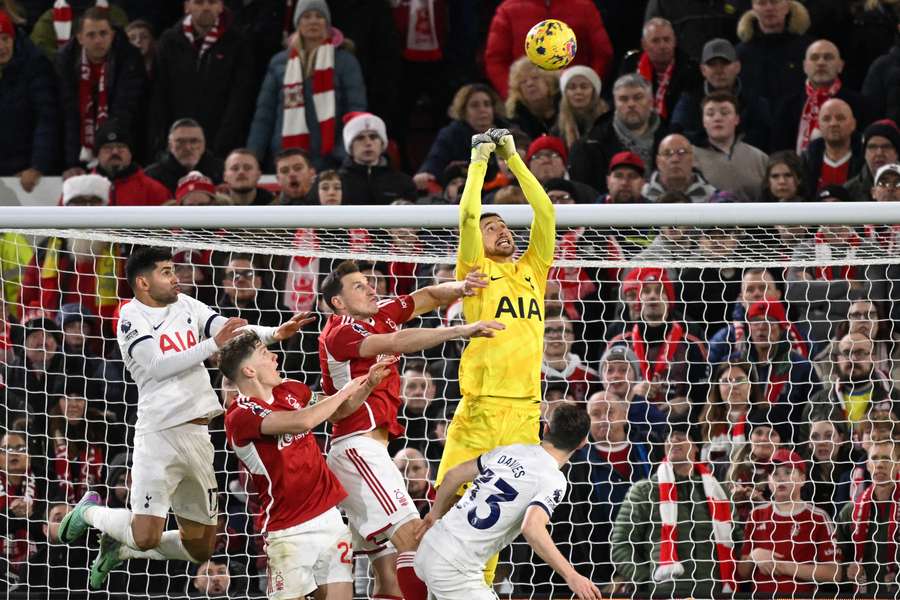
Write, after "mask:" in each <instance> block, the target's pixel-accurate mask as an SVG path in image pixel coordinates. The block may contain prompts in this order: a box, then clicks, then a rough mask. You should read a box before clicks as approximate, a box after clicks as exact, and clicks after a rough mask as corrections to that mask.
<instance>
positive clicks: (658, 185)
mask: <svg viewBox="0 0 900 600" xmlns="http://www.w3.org/2000/svg"><path fill="white" fill-rule="evenodd" d="M667 191H668V190H666V188H665V187H664V186H663V184H662V182H661V181H660V180H659V171H653V174H652V175H650V180H649V181H648V182H647V183H645V184H644V190H643V192H642V193H643V195H644V197H645V198H647V200H649V201H650V202H659V199H660V198H662V197H663V194H665V193H666V192H667ZM716 191H717V190H716V188H715V187H714V186H712V185H710V184H709V182H708V181H706V179H705V178H704V177H703V174H702V173H700V172H698V171H697V170H696V169H694V180H693V181H692V182H691V185H689V186H688V189H687V190H685V192H684V193H685V194H687V195H688V197H689V198H690V199H691V202H709V200H710V198H712V195H713V194H715V193H716Z"/></svg>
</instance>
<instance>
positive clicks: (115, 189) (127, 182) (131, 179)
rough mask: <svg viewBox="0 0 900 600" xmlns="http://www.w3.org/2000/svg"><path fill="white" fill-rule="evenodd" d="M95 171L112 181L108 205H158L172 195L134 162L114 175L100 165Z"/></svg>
mask: <svg viewBox="0 0 900 600" xmlns="http://www.w3.org/2000/svg"><path fill="white" fill-rule="evenodd" d="M95 172H96V173H98V174H100V175H103V176H104V177H106V178H107V179H109V180H110V181H111V182H112V186H111V187H110V190H109V205H110V206H159V205H160V204H163V203H165V202H166V201H167V200H170V199H171V198H172V197H173V194H172V193H170V192H169V190H168V189H167V188H166V186H164V185H163V184H162V183H160V182H159V181H157V180H156V179H153V178H152V177H150V176H148V175H147V174H146V173H144V170H143V169H142V168H140V167H139V166H137V165H136V164H134V163H132V164H131V165H130V166H129V167H128V168H127V169H125V170H124V171H123V172H121V173H119V174H118V175H116V176H115V177H112V176H110V175H109V174H108V173H106V171H104V170H103V169H102V168H100V167H97V169H96V171H95Z"/></svg>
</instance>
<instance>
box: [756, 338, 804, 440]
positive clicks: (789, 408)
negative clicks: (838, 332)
mask: <svg viewBox="0 0 900 600" xmlns="http://www.w3.org/2000/svg"><path fill="white" fill-rule="evenodd" d="M788 343H789V341H788V340H787V338H785V340H784V341H782V342H778V344H788ZM779 355H782V356H784V358H783V359H779V358H775V359H772V357H771V356H770V358H769V360H767V361H761V360H760V359H759V358H758V356H757V354H756V346H755V345H753V344H752V343H751V344H749V351H748V357H747V362H749V363H750V364H751V367H752V370H753V374H752V375H751V376H750V377H751V380H753V381H757V382H760V384H761V385H762V386H764V387H763V395H764V396H765V395H766V394H767V393H768V391H769V390H770V387H769V386H770V385H772V384H770V383H769V381H770V373H771V371H772V367H773V365H775V367H776V368H780V367H783V366H785V365H786V364H787V362H788V361H789V362H790V364H788V365H787V367H786V370H787V377H788V379H787V381H785V382H784V385H783V386H782V387H781V390H780V392H779V394H778V397H777V398H776V399H775V401H774V402H771V403H768V404H767V403H765V402H763V404H762V406H763V407H764V408H765V412H766V419H767V420H768V422H769V423H772V424H774V425H775V426H776V427H775V428H776V429H777V430H778V432H779V434H780V435H781V441H782V442H783V443H785V444H790V443H791V441H793V442H794V443H795V444H799V443H801V441H806V439H807V438H804V437H803V432H802V429H801V426H802V424H803V412H804V410H805V409H806V407H807V405H808V404H809V399H810V398H811V397H812V396H813V395H814V394H816V393H817V392H818V391H819V389H821V385H820V382H819V378H818V376H817V375H816V372H815V369H813V368H812V363H810V362H809V360H808V359H806V358H804V357H803V356H800V355H799V354H797V353H796V352H794V351H792V350H791V351H789V352H788V351H787V350H785V349H778V350H776V354H775V356H776V357H777V356H779ZM774 385H777V382H776V383H775V384H774ZM771 389H772V390H773V391H774V390H775V388H774V387H773V388H771Z"/></svg>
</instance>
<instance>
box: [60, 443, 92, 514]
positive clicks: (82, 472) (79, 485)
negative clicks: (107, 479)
mask: <svg viewBox="0 0 900 600" xmlns="http://www.w3.org/2000/svg"><path fill="white" fill-rule="evenodd" d="M52 462H53V472H54V473H55V474H56V481H57V483H58V484H59V487H60V488H61V489H62V490H63V492H65V495H66V501H67V502H68V503H69V504H75V503H76V502H77V501H78V499H79V498H80V497H81V496H82V495H83V494H84V493H85V492H87V491H88V490H90V489H91V488H92V487H93V486H95V485H96V484H97V483H99V482H100V481H102V479H101V476H102V474H103V451H102V450H100V449H99V448H98V447H96V446H91V445H89V444H86V445H85V447H84V448H82V450H81V451H80V452H79V453H78V454H77V455H75V456H69V448H68V445H67V444H66V443H65V442H63V443H61V444H59V446H57V447H56V456H54V457H53V459H52ZM73 463H74V464H75V466H76V468H77V469H78V476H77V477H74V478H73V477H72V465H73Z"/></svg>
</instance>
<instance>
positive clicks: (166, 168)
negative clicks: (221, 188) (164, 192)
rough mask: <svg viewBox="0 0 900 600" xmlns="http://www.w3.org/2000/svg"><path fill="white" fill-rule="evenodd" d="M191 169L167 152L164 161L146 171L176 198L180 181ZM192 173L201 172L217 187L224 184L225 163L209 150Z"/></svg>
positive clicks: (154, 164)
mask: <svg viewBox="0 0 900 600" xmlns="http://www.w3.org/2000/svg"><path fill="white" fill-rule="evenodd" d="M188 171H189V169H186V168H184V166H183V165H182V164H181V163H180V162H178V161H177V160H175V156H174V155H173V154H172V153H171V152H166V155H165V156H164V157H163V158H162V160H160V161H158V162H155V163H153V164H152V165H150V166H149V167H147V169H146V170H145V171H144V172H145V173H146V174H147V176H148V177H152V178H153V179H155V180H157V181H158V182H160V183H161V184H163V185H164V186H166V188H167V189H168V190H169V192H170V193H171V194H172V195H171V196H170V197H172V198H174V197H175V190H176V189H177V188H178V180H179V179H181V178H182V177H184V176H185V175H187V174H188ZM190 171H200V172H201V173H203V174H204V175H206V176H207V177H209V178H210V179H212V180H213V183H215V184H216V185H218V184H220V183H222V173H223V172H224V171H225V162H224V161H223V160H222V159H221V158H219V157H218V156H213V155H212V154H210V153H209V150H207V151H206V152H204V153H203V156H201V157H200V162H198V163H197V165H196V166H195V167H194V168H193V169H190Z"/></svg>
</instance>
